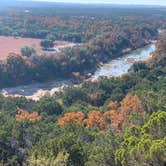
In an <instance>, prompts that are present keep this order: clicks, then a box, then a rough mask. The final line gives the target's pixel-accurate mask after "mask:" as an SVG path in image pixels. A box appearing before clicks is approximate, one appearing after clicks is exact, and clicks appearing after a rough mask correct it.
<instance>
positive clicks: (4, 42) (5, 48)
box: [0, 36, 71, 60]
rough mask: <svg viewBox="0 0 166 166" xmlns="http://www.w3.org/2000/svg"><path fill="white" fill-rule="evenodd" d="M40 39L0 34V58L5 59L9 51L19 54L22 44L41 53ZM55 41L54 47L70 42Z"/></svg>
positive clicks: (66, 44)
mask: <svg viewBox="0 0 166 166" xmlns="http://www.w3.org/2000/svg"><path fill="white" fill-rule="evenodd" d="M40 41H41V40H40V39H32V38H21V37H17V38H16V37H12V36H9V37H6V36H0V59H1V60H2V59H5V58H6V57H7V56H8V54H9V53H17V54H20V49H21V48H22V47H24V46H33V47H34V48H35V49H36V52H37V54H42V53H43V51H42V48H41V47H40ZM55 43H56V45H55V46H54V47H55V48H56V47H61V46H64V47H67V46H68V45H70V44H71V43H69V42H66V41H55Z"/></svg>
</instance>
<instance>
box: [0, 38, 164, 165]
mask: <svg viewBox="0 0 166 166" xmlns="http://www.w3.org/2000/svg"><path fill="white" fill-rule="evenodd" d="M165 83H166V41H165V40H163V41H158V43H157V50H156V52H155V53H154V54H153V59H152V60H151V62H149V63H148V64H146V63H144V62H138V63H136V64H134V65H133V67H132V68H131V70H130V72H129V74H127V75H125V76H123V77H122V78H112V79H106V78H103V79H101V80H100V81H98V82H96V83H91V82H87V83H84V84H83V85H82V87H80V88H78V87H77V88H68V89H66V90H65V91H64V92H63V93H62V94H56V96H55V97H44V98H42V99H40V100H39V101H37V102H35V101H31V100H27V99H25V98H23V97H22V98H4V97H3V96H0V112H1V116H0V161H1V163H2V164H5V165H11V166H13V165H30V166H35V165H44V166H47V165H51V164H52V165H58V166H59V165H73V166H78V165H79V166H84V165H89V166H91V165H97V166H100V165H104V166H119V165H121V166H130V165H140V166H143V165H147V166H150V165H153V166H164V165H165V164H166V160H165V159H166V112H165V111H166V103H165V100H166V86H165Z"/></svg>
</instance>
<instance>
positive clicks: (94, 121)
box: [83, 111, 106, 129]
mask: <svg viewBox="0 0 166 166" xmlns="http://www.w3.org/2000/svg"><path fill="white" fill-rule="evenodd" d="M83 124H84V126H85V127H98V128H100V129H105V127H106V123H105V119H104V116H103V115H102V113H101V112H99V111H90V112H89V113H88V117H87V119H85V120H84V121H83Z"/></svg>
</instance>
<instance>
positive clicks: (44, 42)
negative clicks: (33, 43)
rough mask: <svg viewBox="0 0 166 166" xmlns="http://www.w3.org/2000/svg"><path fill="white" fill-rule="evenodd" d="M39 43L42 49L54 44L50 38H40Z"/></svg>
mask: <svg viewBox="0 0 166 166" xmlns="http://www.w3.org/2000/svg"><path fill="white" fill-rule="evenodd" d="M40 45H41V47H42V48H43V49H44V50H47V49H49V48H52V47H53V46H54V42H53V41H52V40H42V41H41V42H40Z"/></svg>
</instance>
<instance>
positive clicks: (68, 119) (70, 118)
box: [58, 112, 84, 126]
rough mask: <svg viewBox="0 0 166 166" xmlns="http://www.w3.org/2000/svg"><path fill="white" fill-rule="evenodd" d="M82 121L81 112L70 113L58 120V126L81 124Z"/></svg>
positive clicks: (82, 115) (82, 114)
mask: <svg viewBox="0 0 166 166" xmlns="http://www.w3.org/2000/svg"><path fill="white" fill-rule="evenodd" d="M83 119H84V113H82V112H70V113H66V114H64V116H63V117H62V118H60V119H58V124H59V125H60V126H63V125H65V124H68V123H82V121H83Z"/></svg>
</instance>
